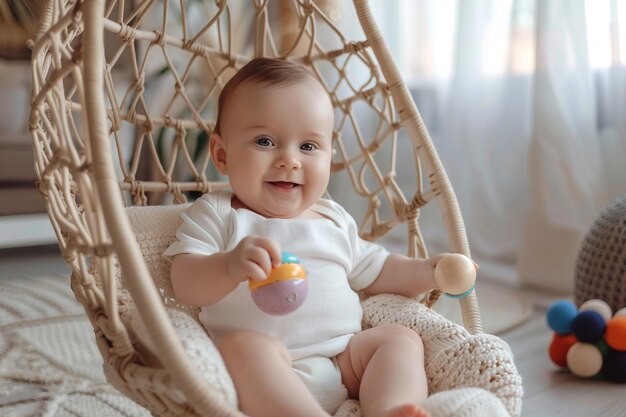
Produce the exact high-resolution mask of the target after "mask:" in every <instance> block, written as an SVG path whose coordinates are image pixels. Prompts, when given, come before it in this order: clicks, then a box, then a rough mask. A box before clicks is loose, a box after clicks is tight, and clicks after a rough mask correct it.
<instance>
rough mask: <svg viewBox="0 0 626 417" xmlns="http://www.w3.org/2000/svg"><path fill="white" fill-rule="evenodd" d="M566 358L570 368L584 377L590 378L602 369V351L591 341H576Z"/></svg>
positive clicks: (575, 373)
mask: <svg viewBox="0 0 626 417" xmlns="http://www.w3.org/2000/svg"><path fill="white" fill-rule="evenodd" d="M566 360H567V367H568V368H569V370H570V371H571V372H572V373H573V374H574V375H577V376H580V377H582V378H590V377H592V376H594V375H596V374H597V373H598V372H600V370H601V369H602V352H600V349H598V348H597V347H595V346H594V345H592V344H590V343H582V342H577V343H574V344H573V345H572V347H571V348H570V349H569V351H568V352H567V359H566Z"/></svg>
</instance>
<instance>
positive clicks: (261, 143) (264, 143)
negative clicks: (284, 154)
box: [256, 137, 274, 146]
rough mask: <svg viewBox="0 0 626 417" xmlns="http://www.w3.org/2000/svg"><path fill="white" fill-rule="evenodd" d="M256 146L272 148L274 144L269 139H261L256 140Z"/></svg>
mask: <svg viewBox="0 0 626 417" xmlns="http://www.w3.org/2000/svg"><path fill="white" fill-rule="evenodd" d="M256 144H257V145H259V146H272V145H273V144H274V143H273V142H272V140H271V139H270V138H267V137H262V138H258V139H257V140H256Z"/></svg>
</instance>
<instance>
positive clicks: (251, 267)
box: [244, 262, 267, 281]
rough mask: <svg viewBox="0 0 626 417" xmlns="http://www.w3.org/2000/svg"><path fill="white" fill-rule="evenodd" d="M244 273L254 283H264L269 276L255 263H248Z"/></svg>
mask: <svg viewBox="0 0 626 417" xmlns="http://www.w3.org/2000/svg"><path fill="white" fill-rule="evenodd" d="M244 273H245V274H246V277H247V278H248V279H251V280H253V281H263V280H264V279H267V274H266V273H265V271H263V268H261V267H260V266H259V265H258V264H256V263H254V262H246V266H245V267H244Z"/></svg>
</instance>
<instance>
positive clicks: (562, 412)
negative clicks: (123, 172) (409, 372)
mask: <svg viewBox="0 0 626 417" xmlns="http://www.w3.org/2000/svg"><path fill="white" fill-rule="evenodd" d="M68 271H69V269H68V267H67V266H66V265H65V263H64V261H63V259H62V258H61V256H60V254H59V252H58V250H57V249H56V248H55V247H39V248H31V249H20V250H0V279H19V277H23V276H41V275H45V274H48V273H51V274H52V273H54V274H56V273H63V272H68ZM522 293H523V294H524V296H526V297H529V299H530V300H531V301H532V302H533V304H534V305H535V310H536V311H535V313H534V315H533V317H532V318H531V320H529V321H527V322H526V323H524V324H523V325H521V326H519V327H517V328H515V329H513V330H510V331H508V332H506V333H504V334H502V335H501V336H502V337H503V338H504V339H505V340H506V341H507V342H508V343H509V344H510V345H511V348H512V350H513V353H514V355H515V362H516V364H517V366H518V369H519V370H520V372H521V374H522V377H523V380H524V390H525V398H524V403H523V409H522V416H525V417H536V416H546V417H557V416H569V417H577V416H580V417H583V416H584V417H626V384H625V385H617V384H611V383H606V382H603V381H597V380H582V379H579V378H576V377H574V376H573V375H571V374H569V373H568V372H563V371H557V370H555V368H554V367H553V366H552V365H551V364H550V362H549V360H548V358H547V355H546V351H547V346H548V343H549V341H550V337H551V334H550V331H549V330H548V328H547V326H546V324H545V318H544V317H545V315H544V312H545V308H546V306H547V305H549V303H550V302H551V301H553V300H554V297H550V296H547V295H543V294H540V293H536V292H532V291H523V292H522Z"/></svg>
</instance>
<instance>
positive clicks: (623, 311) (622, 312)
mask: <svg viewBox="0 0 626 417" xmlns="http://www.w3.org/2000/svg"><path fill="white" fill-rule="evenodd" d="M618 316H626V307H624V308H620V309H619V310H617V312H616V313H615V315H614V316H613V317H618Z"/></svg>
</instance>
